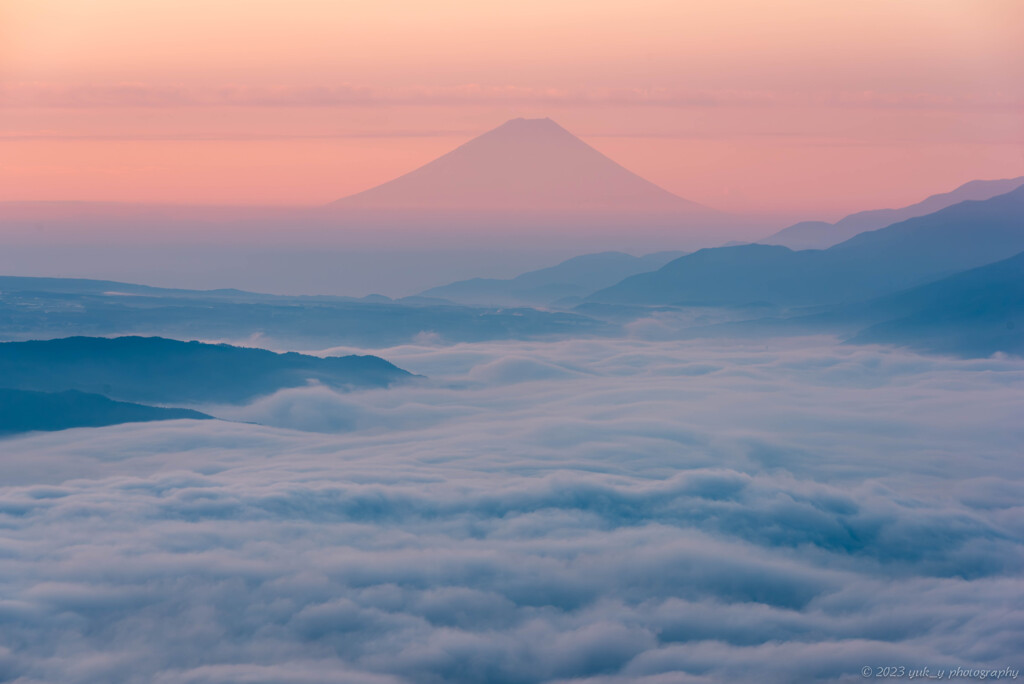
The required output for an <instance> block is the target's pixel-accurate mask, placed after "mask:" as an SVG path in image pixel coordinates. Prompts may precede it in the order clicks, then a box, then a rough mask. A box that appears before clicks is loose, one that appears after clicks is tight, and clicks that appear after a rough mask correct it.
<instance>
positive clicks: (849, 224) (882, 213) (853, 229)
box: [758, 176, 1024, 249]
mask: <svg viewBox="0 0 1024 684" xmlns="http://www.w3.org/2000/svg"><path fill="white" fill-rule="evenodd" d="M1021 185H1024V176H1021V177H1019V178H1006V179H1001V180H974V181H970V182H969V183H964V184H963V185H961V186H960V187H958V188H956V189H955V190H952V191H950V192H943V193H939V194H937V195H932V196H931V197H928V198H927V199H925V200H923V201H921V202H918V203H917V204H912V205H910V206H908V207H903V208H901V209H875V210H872V211H861V212H858V213H856V214H851V215H849V216H847V217H846V218H844V219H842V220H840V221H837V222H836V223H827V222H825V221H803V222H801V223H797V224H794V225H792V226H789V227H788V228H784V229H783V230H780V231H779V232H778V233H775V234H774V235H772V236H770V237H767V238H764V239H762V240H758V242H759V243H760V244H763V245H782V246H784V247H789V248H790V249H827V248H829V247H831V246H833V245H837V244H839V243H840V242H844V241H846V240H849V239H850V238H852V237H853V236H855V235H857V234H859V233H863V232H865V231H868V230H877V229H879V228H884V227H885V226H889V225H892V224H893V223H897V222H900V221H906V220H907V219H910V218H915V217H918V216H924V215H926V214H931V213H933V212H936V211H939V210H940V209H945V208H946V207H949V206H952V205H954V204H958V203H960V202H964V201H967V200H986V199H990V198H992V197H995V196H997V195H1002V194H1005V193H1007V192H1010V191H1012V190H1015V189H1017V188H1019V187H1020V186H1021Z"/></svg>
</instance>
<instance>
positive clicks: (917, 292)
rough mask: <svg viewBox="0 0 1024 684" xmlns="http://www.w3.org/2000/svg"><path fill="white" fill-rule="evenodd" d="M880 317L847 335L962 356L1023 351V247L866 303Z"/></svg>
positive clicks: (873, 341) (1018, 352) (870, 311)
mask: <svg viewBox="0 0 1024 684" xmlns="http://www.w3.org/2000/svg"><path fill="white" fill-rule="evenodd" d="M865 308H866V310H867V312H868V314H869V315H871V316H872V317H873V318H875V319H876V320H878V319H885V318H889V319H891V320H883V322H881V323H877V324H875V325H872V326H870V327H868V328H867V329H865V330H863V331H861V332H860V333H858V334H857V335H855V336H853V337H852V338H851V339H850V342H853V343H860V344H864V343H886V344H897V345H901V346H908V347H913V348H915V349H920V350H924V351H931V352H940V353H949V354H957V355H961V356H988V355H991V354H993V353H995V352H1006V353H1010V354H1018V355H1024V252H1022V253H1020V254H1017V255H1016V256H1013V257H1011V258H1009V259H1005V260H1003V261H999V262H996V263H994V264H988V265H986V266H981V267H979V268H975V269H971V270H969V271H965V272H963V273H958V274H956V275H954V276H950V277H949V278H944V279H942V280H939V281H936V282H934V283H929V284H928V285H923V286H921V287H917V288H914V289H911V290H907V291H905V292H899V293H896V294H894V295H890V296H888V297H884V298H882V299H879V300H875V301H873V302H869V303H868V304H867V305H866V307H865Z"/></svg>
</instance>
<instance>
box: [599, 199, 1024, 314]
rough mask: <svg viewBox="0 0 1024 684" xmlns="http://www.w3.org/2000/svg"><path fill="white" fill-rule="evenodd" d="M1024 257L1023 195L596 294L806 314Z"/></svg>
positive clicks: (707, 253) (750, 253)
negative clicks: (794, 309) (823, 245)
mask: <svg viewBox="0 0 1024 684" xmlns="http://www.w3.org/2000/svg"><path fill="white" fill-rule="evenodd" d="M1021 250H1024V188H1018V189H1017V190H1014V191H1012V192H1009V193H1006V194H1004V195H999V196H997V197H993V198H991V199H988V200H983V201H966V202H961V203H959V204H956V205H953V206H951V207H947V208H945V209H942V210H940V211H937V212H935V213H933V214H929V215H927V216H921V217H917V218H912V219H908V220H906V221H902V222H900V223H896V224H894V225H891V226H889V227H887V228H882V229H879V230H875V231H869V232H865V233H861V234H859V235H857V236H855V237H853V238H851V239H850V240H847V241H846V242H843V243H840V244H838V245H835V246H834V247H831V248H829V249H827V250H822V251H819V250H807V251H799V252H794V251H792V250H790V249H788V248H786V247H780V246H773V245H755V244H751V245H743V246H736V247H720V248H714V249H703V250H700V251H698V252H695V253H693V254H690V255H687V256H683V257H680V258H679V259H676V260H674V261H671V262H669V263H668V264H666V265H665V266H663V267H662V268H661V269H659V270H657V271H654V272H651V273H643V274H639V275H634V276H631V277H629V278H626V279H625V280H623V281H622V282H620V283H618V284H616V285H613V286H612V287H609V288H606V289H604V290H600V291H598V292H596V293H594V294H592V295H590V297H589V298H588V299H589V300H590V301H595V302H605V303H612V304H648V305H650V304H691V305H746V304H751V303H757V302H765V303H771V304H775V305H779V306H807V305H821V304H838V303H842V302H857V301H864V300H867V299H870V298H873V297H878V296H881V295H884V294H887V293H891V292H896V291H898V290H901V289H905V288H908V287H913V286H915V285H919V284H924V283H926V282H929V281H931V280H936V279H938V278H941V277H943V276H946V275H950V274H953V273H956V272H957V271H962V270H965V269H969V268H973V267H976V266H979V265H983V264H986V263H990V262H993V261H997V260H1000V259H1005V258H1007V257H1009V256H1011V255H1013V254H1016V253H1017V252H1020V251H1021Z"/></svg>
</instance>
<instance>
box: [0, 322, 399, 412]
mask: <svg viewBox="0 0 1024 684" xmlns="http://www.w3.org/2000/svg"><path fill="white" fill-rule="evenodd" d="M411 377H413V376H412V375H410V374H409V373H408V372H407V371H404V370H402V369H401V368H398V367H397V366H394V365H392V364H390V363H388V362H387V361H385V360H384V359H381V358H379V357H376V356H340V357H325V358H320V357H315V356H306V355H303V354H297V353H294V352H290V353H287V354H275V353H274V352H270V351H266V350H264V349H253V348H244V347H232V346H229V345H226V344H203V343H200V342H180V341H178V340H169V339H164V338H160V337H118V338H113V339H111V338H99V337H68V338H62V339H54V340H35V341H26V342H4V343H0V385H2V386H3V387H5V388H7V389H16V390H31V391H38V392H64V391H67V390H75V391H78V392H86V393H91V394H101V395H103V396H105V397H109V398H111V399H116V400H120V401H129V402H144V403H154V404H168V403H187V404H216V403H241V402H245V401H248V400H250V399H253V398H255V397H258V396H261V395H265V394H270V393H272V392H275V391H277V390H281V389H285V388H289V387H301V386H304V385H307V384H310V383H320V384H323V385H327V386H329V387H332V388H337V389H353V388H366V387H387V386H388V385H391V384H394V383H396V382H401V381H404V380H408V379H410V378H411Z"/></svg>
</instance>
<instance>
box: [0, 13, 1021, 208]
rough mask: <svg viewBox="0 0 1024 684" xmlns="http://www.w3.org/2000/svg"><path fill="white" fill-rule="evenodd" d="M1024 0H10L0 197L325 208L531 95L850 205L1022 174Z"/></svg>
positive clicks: (690, 180)
mask: <svg viewBox="0 0 1024 684" xmlns="http://www.w3.org/2000/svg"><path fill="white" fill-rule="evenodd" d="M1022 35H1024V3H1021V2H1018V1H1017V0H858V1H856V2H839V1H836V2H822V1H821V0H776V1H775V2H763V1H761V0H757V1H755V0H718V1H716V2H699V3H698V2H684V1H682V0H664V1H662V0H639V1H635V2H630V3H626V2H607V1H604V0H587V1H576V0H570V1H562V2H557V1H552V0H546V1H541V0H519V1H518V2H514V3H480V2H471V1H469V0H458V1H456V0H443V1H439V2H430V3H428V2H422V1H412V0H376V1H375V2H336V1H333V0H332V1H329V0H291V1H290V2H278V1H273V0H245V1H241V0H239V1H235V2H224V1H221V2H210V1H209V0H207V1H202V2H201V1H199V0H173V1H172V0H151V1H149V2H145V3H140V2H137V0H93V1H92V2H88V3H82V2H79V1H78V0H5V1H4V2H2V3H0V107H2V110H0V200H30V199H31V200H51V199H52V200H64V199H78V200H114V201H132V202H150V201H158V202H174V203H183V202H189V203H191V202H197V203H270V204H316V203H326V202H329V201H331V200H333V199H336V198H338V197H341V196H344V195H347V194H351V193H353V192H357V191H360V190H363V189H366V188H368V187H371V186H373V185H375V184H377V183H380V182H383V181H386V180H389V179H390V178H393V177H395V176H397V175H399V174H401V173H404V172H406V171H408V170H410V169H412V168H414V167H416V166H418V165H420V164H423V163H425V162H427V161H429V160H431V159H432V158H434V157H436V156H438V155H440V154H442V153H444V152H446V151H448V150H449V149H451V148H452V147H454V146H455V145H458V144H460V143H462V142H465V141H466V140H467V139H469V138H470V137H472V136H474V135H476V134H478V133H481V132H483V131H485V130H488V129H490V128H493V127H495V126H497V125H499V124H500V123H502V122H503V121H504V120H506V119H509V118H512V117H516V116H526V117H543V116H549V117H551V118H554V119H555V120H556V121H558V122H559V123H560V124H562V125H563V126H565V127H566V128H568V129H569V130H570V131H572V132H574V133H576V134H577V135H579V136H580V137H582V138H583V139H585V140H586V141H587V142H589V143H590V144H592V145H593V146H595V147H596V148H598V149H599V150H601V151H602V152H604V153H606V154H608V155H609V156H611V157H612V158H614V159H616V160H617V161H619V162H620V163H622V164H623V165H625V166H626V167H628V168H630V169H631V170H633V171H635V172H637V173H639V174H640V175H642V176H644V177H646V178H648V179H650V180H651V181H653V182H655V183H657V184H659V185H661V186H662V187H664V188H666V189H668V190H670V191H672V192H675V193H677V194H679V195H681V196H683V197H686V198H688V199H692V200H694V201H697V202H701V203H704V204H708V205H711V206H714V207H717V208H720V209H724V210H728V211H736V212H774V213H785V214H798V215H799V214H803V215H808V216H812V215H813V216H822V217H826V218H827V217H835V216H837V215H841V214H843V213H847V212H849V211H855V210H859V209H864V208H873V207H880V206H894V205H903V204H908V203H911V202H914V201H916V200H919V199H921V198H922V197H923V196H925V195H928V194H931V193H933V192H938V191H943V190H948V189H951V188H952V187H954V186H956V185H958V184H960V183H962V182H965V181H967V180H970V179H973V178H998V177H1009V176H1018V175H1024V123H1022V122H1024V40H1021V36H1022Z"/></svg>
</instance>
